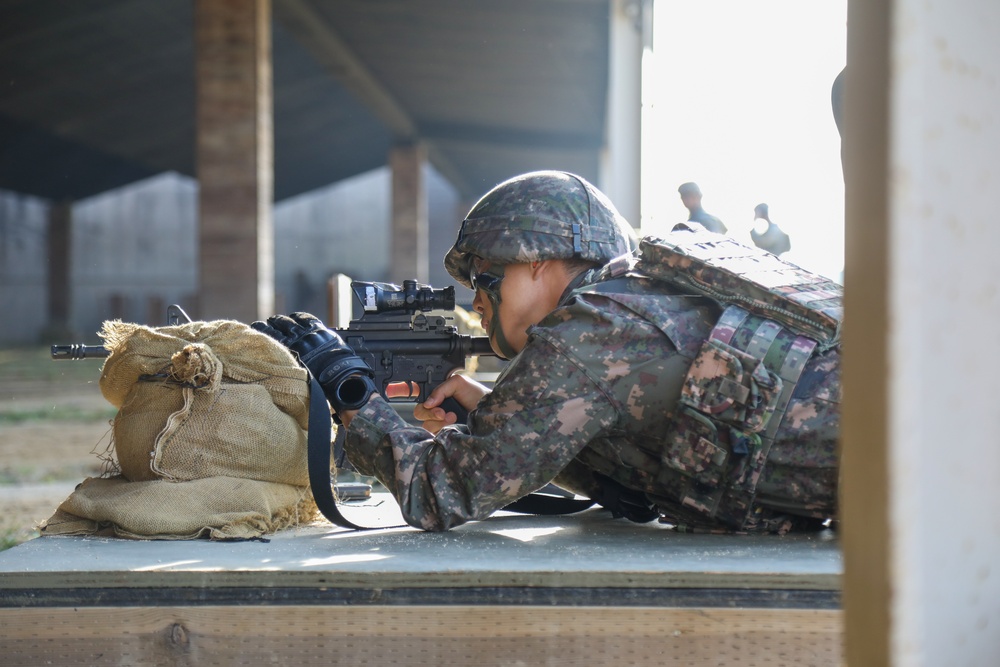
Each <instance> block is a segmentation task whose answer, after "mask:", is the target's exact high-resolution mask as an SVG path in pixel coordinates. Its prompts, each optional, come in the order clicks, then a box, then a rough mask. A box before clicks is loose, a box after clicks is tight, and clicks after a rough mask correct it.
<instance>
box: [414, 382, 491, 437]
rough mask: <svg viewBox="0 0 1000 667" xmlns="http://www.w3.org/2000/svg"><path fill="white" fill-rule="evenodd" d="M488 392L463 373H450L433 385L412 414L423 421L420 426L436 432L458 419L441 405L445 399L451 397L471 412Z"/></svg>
mask: <svg viewBox="0 0 1000 667" xmlns="http://www.w3.org/2000/svg"><path fill="white" fill-rule="evenodd" d="M489 392H490V390H489V389H488V388H487V387H485V386H483V385H481V384H480V383H478V382H476V381H475V380H473V379H471V378H469V377H466V376H465V375H452V376H451V377H450V378H448V379H447V380H445V381H444V382H442V383H441V384H439V385H438V386H437V387H435V388H434V390H433V391H432V392H431V393H430V395H428V396H427V400H425V401H424V402H423V403H418V404H417V405H416V407H414V409H413V416H414V417H415V418H417V419H419V420H420V421H422V422H423V424H422V426H423V427H424V428H425V429H427V430H428V431H430V432H431V433H437V432H438V431H440V430H441V429H442V428H444V427H445V426H448V425H450V424H454V423H456V422H457V421H458V415H457V414H456V413H455V412H453V411H449V410H447V409H445V408H444V407H442V404H443V403H444V402H445V400H447V399H449V398H451V399H453V400H454V401H455V402H457V403H458V404H459V405H461V406H462V407H463V408H464V409H465V410H466V412H471V411H472V410H474V409H475V407H476V406H477V405H478V404H479V401H480V399H482V397H483V396H485V395H486V394H488V393H489Z"/></svg>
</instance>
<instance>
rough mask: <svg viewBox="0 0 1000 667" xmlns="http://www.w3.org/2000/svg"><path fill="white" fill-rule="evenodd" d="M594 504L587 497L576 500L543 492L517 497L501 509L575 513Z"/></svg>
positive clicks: (531, 512)
mask: <svg viewBox="0 0 1000 667" xmlns="http://www.w3.org/2000/svg"><path fill="white" fill-rule="evenodd" d="M594 504H595V503H594V501H593V500H590V499H589V498H588V499H584V500H578V499H576V498H564V497H562V496H549V495H545V494H543V493H529V494H528V495H526V496H525V497H523V498H519V499H518V500H515V501H514V502H512V503H511V504H510V505H507V506H506V507H504V508H503V510H504V511H505V512H517V513H519V514H543V515H555V514H575V513H576V512H582V511H583V510H585V509H587V508H589V507H593V506H594Z"/></svg>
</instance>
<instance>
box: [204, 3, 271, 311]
mask: <svg viewBox="0 0 1000 667" xmlns="http://www.w3.org/2000/svg"><path fill="white" fill-rule="evenodd" d="M195 45H196V65H195V69H196V79H197V91H198V99H197V124H198V139H197V171H198V182H199V185H200V191H199V206H198V209H199V269H200V275H199V279H200V287H199V304H198V305H199V307H198V316H199V317H201V318H204V319H218V318H232V319H237V320H242V321H244V322H250V321H252V320H255V319H259V318H261V317H265V316H268V315H271V314H273V310H274V250H273V245H274V239H273V231H272V225H271V207H272V200H273V192H274V158H273V153H274V151H273V132H272V97H271V5H270V0H195Z"/></svg>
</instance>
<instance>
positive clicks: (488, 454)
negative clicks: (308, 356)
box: [346, 274, 839, 530]
mask: <svg viewBox="0 0 1000 667" xmlns="http://www.w3.org/2000/svg"><path fill="white" fill-rule="evenodd" d="M592 277H593V276H592V275H591V274H586V275H585V276H584V277H582V278H584V280H585V281H586V280H589V279H591V278H592ZM576 285H578V286H577V287H576V288H575V289H572V287H573V286H571V289H569V290H567V293H566V294H564V296H563V299H562V301H561V302H560V305H559V307H558V308H557V309H556V310H554V311H553V312H552V313H550V314H549V315H548V316H547V317H546V318H545V319H544V320H543V321H542V322H540V323H539V324H538V325H536V326H534V327H533V328H532V329H531V330H530V332H529V339H528V343H527V345H526V346H525V348H524V349H523V350H522V351H521V353H520V354H519V355H517V357H515V358H514V359H513V360H511V362H510V363H509V364H508V366H507V367H506V368H505V370H504V372H503V373H502V375H501V377H500V378H499V379H498V380H497V382H496V385H495V387H494V389H493V391H492V392H490V393H489V394H487V395H486V396H485V397H483V399H482V400H481V401H480V403H479V405H478V406H477V408H476V409H475V410H474V411H473V412H472V413H471V414H470V417H469V423H468V425H467V426H465V425H462V426H458V425H456V426H451V427H446V428H444V429H442V430H441V431H440V432H439V433H438V434H437V435H436V436H431V434H430V433H428V432H427V431H426V430H424V429H422V428H419V427H413V426H410V425H408V424H407V423H406V422H405V421H404V420H403V419H401V418H400V417H399V416H398V415H397V414H396V412H395V410H394V409H393V408H392V407H391V406H390V405H389V404H388V403H387V402H386V401H384V400H382V399H381V398H379V397H377V396H376V397H374V398H373V399H372V400H371V401H370V402H369V403H368V405H367V406H365V407H364V408H363V409H362V410H361V411H360V412H359V413H358V414H357V416H356V417H355V419H354V420H353V421H352V422H351V426H350V428H349V430H348V433H347V439H346V449H347V453H348V456H349V457H350V459H351V461H352V462H353V463H354V465H355V466H356V467H357V468H358V470H359V471H361V472H362V473H365V474H370V475H374V476H375V477H377V478H378V479H379V480H380V481H381V482H382V483H383V484H384V485H385V486H386V488H387V489H389V490H390V491H391V492H392V493H393V495H394V496H395V498H396V499H397V501H398V502H399V504H400V507H401V509H402V511H403V515H404V517H405V518H406V520H407V522H408V523H410V524H411V525H413V526H416V527H419V528H423V529H425V530H445V529H448V528H450V527H452V526H456V525H459V524H461V523H464V522H466V521H469V520H474V519H483V518H486V517H487V516H489V515H490V514H491V513H493V512H495V511H496V510H498V509H500V508H502V507H504V506H505V505H507V504H508V503H510V502H512V501H514V500H516V499H518V498H520V497H522V496H524V495H526V494H528V493H530V492H532V491H535V490H537V489H539V488H541V487H542V486H544V485H545V484H547V483H548V482H550V481H553V480H554V481H555V482H556V483H557V484H559V485H560V486H563V487H565V488H569V489H571V490H574V491H576V492H578V493H581V494H584V495H587V496H590V497H592V498H600V497H601V483H600V481H599V480H600V476H604V477H607V478H610V479H612V480H615V481H616V482H618V483H619V484H621V485H623V486H625V487H626V488H628V489H631V490H635V491H639V492H643V493H645V496H646V498H648V499H649V500H651V501H652V502H655V503H656V505H657V507H658V509H659V510H660V511H662V512H663V513H664V514H666V515H667V516H671V515H672V510H673V509H677V501H676V499H674V498H671V497H669V496H670V494H669V492H668V489H667V488H666V487H665V486H664V484H663V483H662V481H663V480H662V479H661V471H662V469H663V467H664V466H663V463H662V460H663V450H664V442H665V436H666V434H669V433H670V431H671V429H672V426H673V423H672V419H671V415H672V413H673V410H674V408H675V404H676V402H677V399H678V397H679V395H680V392H681V387H682V383H683V380H684V378H685V376H686V374H687V372H688V369H689V367H690V365H691V360H692V359H693V357H694V355H695V353H696V351H697V349H698V348H699V347H700V346H701V344H702V342H703V341H704V340H705V338H706V337H707V336H708V334H709V332H710V331H711V329H712V327H713V325H714V324H715V322H716V320H717V319H718V316H719V313H720V312H721V309H720V308H719V306H718V305H717V304H716V303H715V302H713V301H709V300H707V299H704V298H701V297H693V296H683V295H678V294H672V293H670V289H669V288H668V287H667V286H665V284H664V283H662V282H660V281H655V280H650V279H646V278H642V277H634V276H633V277H628V278H621V279H618V280H615V281H611V282H606V283H597V284H587V283H586V282H584V284H583V285H582V286H579V285H580V281H577V282H576ZM838 421H839V351H838V350H837V349H836V348H834V349H832V350H830V351H828V352H826V353H825V354H823V355H822V356H814V357H813V358H812V359H811V360H810V361H809V362H808V363H807V364H806V368H805V371H804V372H803V375H802V377H801V378H800V380H799V383H798V384H797V385H796V391H795V393H794V394H793V397H792V399H791V402H790V403H789V405H788V408H787V410H786V413H785V416H784V420H783V422H782V424H781V426H780V428H779V429H778V432H777V435H776V437H775V442H774V445H773V446H772V447H771V451H770V455H769V457H768V462H767V464H766V467H765V468H764V471H763V472H762V474H761V477H760V481H759V483H758V487H757V490H758V496H757V510H756V512H755V514H756V515H757V516H758V517H759V518H760V519H761V521H760V523H759V524H758V526H759V528H761V529H775V527H776V526H777V525H779V524H780V522H781V521H782V520H783V518H782V516H781V514H782V513H784V512H790V513H792V514H796V515H807V516H814V517H829V516H832V514H833V512H834V509H835V503H836V491H837V452H836V442H837V427H838ZM784 525H785V528H787V527H788V524H787V522H786V523H785V524H784ZM702 527H708V528H712V526H711V520H708V525H707V526H706V525H702Z"/></svg>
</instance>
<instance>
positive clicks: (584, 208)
mask: <svg viewBox="0 0 1000 667" xmlns="http://www.w3.org/2000/svg"><path fill="white" fill-rule="evenodd" d="M636 246H637V243H636V237H635V232H634V231H633V230H632V227H631V225H629V224H628V222H627V221H626V220H625V218H623V217H622V215H621V214H620V213H619V212H618V211H617V210H616V209H615V207H614V204H612V203H611V201H610V200H609V199H608V198H607V196H606V195H605V194H604V193H602V192H601V191H600V190H598V189H597V188H595V187H594V186H593V185H591V184H590V183H588V182H587V181H586V180H585V179H583V178H581V177H579V176H576V175H574V174H570V173H566V172H561V171H535V172H531V173H528V174H522V175H521V176H516V177H514V178H512V179H510V180H508V181H504V182H503V183H501V184H500V185H498V186H496V187H494V188H493V189H492V190H490V191H489V192H488V193H486V195H484V196H483V198H482V199H480V200H479V201H478V202H477V203H476V205H475V206H473V207H472V210H471V211H469V215H468V216H466V218H465V220H463V221H462V228H461V229H460V230H459V232H458V240H456V241H455V245H454V246H452V248H451V250H449V251H448V254H447V255H445V258H444V266H445V268H446V269H447V270H448V273H449V274H451V277H452V278H454V279H455V280H457V281H458V282H459V283H461V284H463V285H465V286H466V287H469V288H470V289H471V287H472V284H471V283H470V282H469V265H470V263H471V261H472V257H473V256H478V257H482V258H483V259H488V260H490V261H491V262H496V263H497V264H504V265H506V264H520V263H524V262H534V261H541V260H545V259H572V258H579V259H584V260H591V261H593V262H597V263H600V264H606V263H607V262H609V261H611V260H612V259H614V258H615V257H618V256H619V255H623V254H625V253H628V252H631V251H632V250H634V249H635V248H636Z"/></svg>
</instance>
